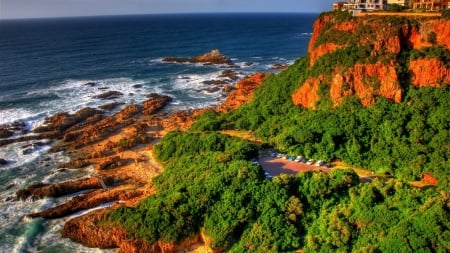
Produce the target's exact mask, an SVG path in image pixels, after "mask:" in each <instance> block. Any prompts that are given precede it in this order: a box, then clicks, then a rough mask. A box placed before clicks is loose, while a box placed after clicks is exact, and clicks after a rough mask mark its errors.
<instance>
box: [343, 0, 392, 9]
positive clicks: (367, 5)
mask: <svg viewBox="0 0 450 253" xmlns="http://www.w3.org/2000/svg"><path fill="white" fill-rule="evenodd" d="M386 8H387V0H349V1H348V2H347V3H346V4H344V9H347V10H356V11H377V10H385V9H386Z"/></svg>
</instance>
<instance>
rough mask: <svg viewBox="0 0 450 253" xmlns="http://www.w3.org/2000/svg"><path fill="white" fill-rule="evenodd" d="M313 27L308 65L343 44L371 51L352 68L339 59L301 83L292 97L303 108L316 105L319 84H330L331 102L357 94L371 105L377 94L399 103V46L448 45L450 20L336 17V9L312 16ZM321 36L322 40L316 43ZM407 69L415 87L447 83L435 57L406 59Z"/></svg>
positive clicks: (446, 71) (449, 73)
mask: <svg viewBox="0 0 450 253" xmlns="http://www.w3.org/2000/svg"><path fill="white" fill-rule="evenodd" d="M313 30H314V33H313V35H312V37H311V40H310V43H309V46H308V53H309V61H310V62H309V63H310V66H311V67H312V66H314V64H315V63H316V62H317V60H318V59H319V58H321V57H322V56H324V55H327V54H331V53H333V52H335V51H336V50H339V49H343V48H346V47H360V46H361V48H363V51H362V52H364V50H370V51H369V52H367V53H366V55H370V57H366V56H364V58H360V59H358V60H355V62H357V63H355V65H353V66H350V67H348V65H347V66H345V65H344V66H345V67H342V66H340V65H339V63H338V64H337V65H336V66H334V67H333V68H334V69H333V70H332V71H329V72H328V74H324V75H322V76H320V77H319V78H309V79H307V80H306V81H305V82H304V83H303V84H300V85H299V88H298V89H297V90H296V91H295V92H294V93H293V95H292V101H293V103H294V104H295V105H298V106H303V107H306V108H314V106H315V105H316V103H317V102H318V101H319V99H321V98H320V96H319V95H318V94H317V93H318V91H319V85H320V84H322V85H329V86H330V99H331V100H332V102H333V104H334V105H335V106H337V105H339V104H340V103H341V102H342V100H343V99H344V97H346V96H357V97H358V98H359V99H360V100H361V103H362V105H364V106H369V105H371V104H373V103H374V102H375V101H376V97H377V96H382V97H384V98H386V99H388V100H390V101H393V102H396V103H399V102H401V100H402V87H401V85H400V81H399V77H398V74H397V72H396V69H397V68H398V67H399V66H401V65H402V64H406V63H405V62H403V61H401V59H399V55H400V53H401V52H402V50H405V49H406V48H413V49H416V50H423V48H426V47H432V46H438V47H443V48H446V49H447V50H450V20H443V19H438V18H430V19H426V20H425V19H415V18H411V19H410V18H399V17H395V18H391V17H373V16H372V17H371V16H366V17H357V18H348V17H347V20H346V21H339V20H338V19H337V18H336V16H335V14H328V15H323V16H321V17H320V18H318V19H317V20H316V22H315V23H314V26H313ZM347 35H348V38H347V37H346V36H347ZM322 36H323V37H322ZM319 40H320V41H322V42H321V43H319V44H318V43H317V42H318V41H319ZM350 52H351V51H349V53H350ZM356 56H358V55H356ZM340 57H342V56H340ZM338 62H339V61H338ZM408 70H409V74H410V81H411V85H414V86H416V87H423V86H432V87H439V86H440V85H441V84H442V83H450V67H449V66H447V65H446V64H445V63H444V62H442V61H440V60H439V59H430V58H424V59H418V60H414V61H410V62H409V69H408ZM330 72H331V73H330Z"/></svg>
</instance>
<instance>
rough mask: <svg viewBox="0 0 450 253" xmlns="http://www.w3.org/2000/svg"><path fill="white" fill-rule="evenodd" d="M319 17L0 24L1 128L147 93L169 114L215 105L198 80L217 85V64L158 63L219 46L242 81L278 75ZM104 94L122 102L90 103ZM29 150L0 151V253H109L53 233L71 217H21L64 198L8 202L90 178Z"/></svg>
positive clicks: (57, 158) (136, 99)
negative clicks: (37, 188)
mask: <svg viewBox="0 0 450 253" xmlns="http://www.w3.org/2000/svg"><path fill="white" fill-rule="evenodd" d="M316 17H317V14H268V13H266V14H172V15H138V16H110V17H83V18H60V19H27V20H0V125H5V124H11V123H14V122H21V123H23V124H24V125H25V129H27V130H31V129H33V128H34V127H36V126H38V125H40V124H42V123H43V121H44V119H45V117H47V116H50V115H53V114H55V113H58V112H75V111H77V110H79V109H82V108H85V107H88V106H89V107H94V108H95V107H99V106H101V105H104V104H106V103H111V102H119V103H124V106H125V105H126V104H131V103H140V102H142V101H145V100H146V97H145V95H146V94H149V93H159V94H164V95H169V96H171V97H172V98H173V100H172V102H171V104H169V106H168V110H179V109H190V108H200V107H204V106H209V105H214V104H217V103H219V102H220V101H221V100H223V97H222V96H221V95H222V94H221V92H220V91H216V92H208V91H205V90H204V89H205V88H208V84H205V83H204V81H208V80H218V79H221V77H220V75H221V73H222V71H223V70H224V66H221V65H203V64H191V63H167V62H164V61H162V59H163V58H164V57H169V56H173V57H194V56H197V55H201V54H203V53H206V52H209V51H211V50H212V49H219V50H220V52H221V53H223V54H225V55H226V56H228V57H230V58H231V60H232V61H233V63H235V64H236V65H237V66H239V68H237V69H233V70H234V71H236V72H237V73H238V76H239V77H240V78H242V77H244V76H246V75H248V74H252V73H255V72H258V71H262V72H276V70H273V69H271V66H273V65H274V64H281V65H287V64H291V63H293V62H294V61H295V60H296V59H297V58H299V57H300V56H303V55H305V54H306V52H307V45H308V42H309V39H310V37H311V33H312V24H313V21H314V20H315V18H316ZM222 78H223V77H222ZM89 83H93V84H95V85H86V84H89ZM105 91H119V92H121V93H122V94H123V96H120V97H118V98H115V99H113V100H109V101H104V100H101V99H96V98H95V96H98V95H100V94H102V93H104V92H105ZM118 109H120V108H118ZM13 137H14V136H13ZM28 144H30V143H28V142H22V143H16V144H11V145H8V146H4V147H0V158H2V159H5V160H6V161H7V162H8V163H7V164H6V165H0V227H1V230H0V252H59V253H62V252H114V250H99V249H90V248H86V247H83V246H81V245H79V244H76V243H74V242H71V241H70V240H68V239H62V238H61V236H60V235H59V230H60V229H61V228H62V226H63V224H64V221H65V220H67V219H70V217H66V218H63V219H57V220H43V219H34V220H31V219H27V218H23V217H24V215H26V214H28V213H32V212H35V211H39V210H43V209H46V208H48V207H52V206H54V205H57V204H58V203H61V202H62V201H64V199H66V198H69V197H70V196H65V197H63V198H45V199H42V200H34V201H13V200H12V198H13V197H14V196H15V192H16V191H18V190H20V189H23V188H26V187H28V186H29V185H31V184H35V183H38V182H44V183H49V182H58V181H63V180H69V179H71V178H80V177H84V176H88V175H90V174H91V173H92V172H93V171H92V169H91V168H89V167H88V168H86V169H84V170H79V171H70V172H67V173H56V169H57V162H65V161H68V159H69V158H68V157H66V156H64V154H63V153H54V154H48V153H47V152H46V151H47V150H48V149H49V148H50V146H49V144H48V145H45V144H46V143H45V141H44V145H40V146H36V147H32V149H29V148H26V146H27V145H28ZM25 149H26V151H27V152H24V150H25ZM49 161H52V162H49ZM61 174H62V175H61Z"/></svg>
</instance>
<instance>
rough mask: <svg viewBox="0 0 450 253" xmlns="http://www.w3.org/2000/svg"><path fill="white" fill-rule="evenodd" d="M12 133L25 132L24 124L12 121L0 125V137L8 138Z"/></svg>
mask: <svg viewBox="0 0 450 253" xmlns="http://www.w3.org/2000/svg"><path fill="white" fill-rule="evenodd" d="M14 133H21V134H25V133H26V130H25V124H24V123H23V122H20V121H16V122H13V123H9V124H5V125H0V139H5V138H9V137H11V136H13V135H14Z"/></svg>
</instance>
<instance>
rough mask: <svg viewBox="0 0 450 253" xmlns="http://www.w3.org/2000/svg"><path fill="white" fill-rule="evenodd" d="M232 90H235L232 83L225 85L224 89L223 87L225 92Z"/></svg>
mask: <svg viewBox="0 0 450 253" xmlns="http://www.w3.org/2000/svg"><path fill="white" fill-rule="evenodd" d="M232 90H233V87H231V86H230V85H225V86H223V89H222V91H223V92H230V91H232Z"/></svg>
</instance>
